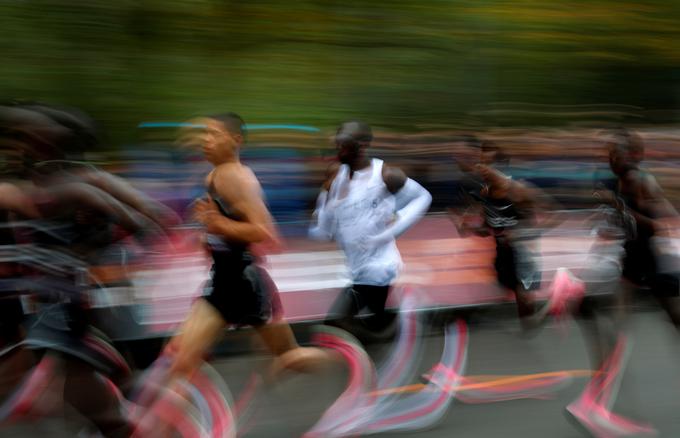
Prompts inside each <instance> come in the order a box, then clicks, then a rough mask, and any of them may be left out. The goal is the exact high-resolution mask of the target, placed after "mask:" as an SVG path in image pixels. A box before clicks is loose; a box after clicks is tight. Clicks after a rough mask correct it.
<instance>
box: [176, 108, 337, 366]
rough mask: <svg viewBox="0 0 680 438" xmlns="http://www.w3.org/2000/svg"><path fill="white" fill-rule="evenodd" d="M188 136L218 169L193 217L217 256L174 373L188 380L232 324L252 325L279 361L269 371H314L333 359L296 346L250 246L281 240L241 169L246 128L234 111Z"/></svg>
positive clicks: (179, 343) (203, 122) (181, 340)
mask: <svg viewBox="0 0 680 438" xmlns="http://www.w3.org/2000/svg"><path fill="white" fill-rule="evenodd" d="M196 126H199V131H198V134H196V132H195V131H196V130H195V129H194V130H193V131H194V132H190V133H189V137H190V138H189V140H190V141H198V142H200V144H201V147H202V148H203V153H204V155H205V158H206V160H208V161H209V162H210V163H211V164H212V165H213V166H214V169H213V170H212V171H211V172H210V173H209V174H208V176H207V177H206V179H205V184H206V188H207V190H208V196H207V197H206V198H205V199H200V200H198V201H196V203H195V207H194V212H195V217H196V219H197V220H198V221H199V222H200V223H201V224H202V225H203V227H204V229H205V232H206V233H207V236H206V244H207V246H208V248H209V250H210V253H211V255H212V258H213V265H212V270H211V280H210V283H209V292H208V294H207V295H206V296H205V297H202V298H200V299H198V300H196V302H195V303H194V305H193V307H192V309H191V313H190V314H189V316H188V317H187V319H186V321H185V322H184V324H183V325H182V327H181V328H180V330H179V331H178V333H177V335H176V336H175V337H174V338H173V339H172V340H171V342H170V344H169V346H168V351H169V352H171V353H174V362H173V365H172V370H173V373H175V374H176V375H186V374H190V373H191V372H192V371H193V370H195V369H196V368H197V367H198V366H199V365H200V364H201V362H202V361H203V359H204V356H205V355H206V353H207V352H208V350H209V349H210V348H211V347H212V345H213V344H214V343H215V342H216V341H217V339H218V337H219V336H220V333H221V332H222V330H223V329H224V328H225V327H226V326H227V325H238V326H242V325H248V326H252V327H253V328H254V329H255V330H256V331H257V333H258V334H259V335H260V337H261V338H262V340H263V341H264V343H265V344H266V346H267V348H268V349H269V350H270V351H271V352H272V353H273V354H274V355H275V356H276V359H275V362H274V364H273V367H272V373H273V374H274V375H276V374H278V373H279V372H280V371H283V370H285V369H292V370H296V371H309V370H313V369H315V368H317V367H318V366H320V365H322V364H324V363H326V362H327V361H329V360H330V356H329V354H328V353H326V352H325V351H324V350H321V349H318V348H311V347H309V348H308V347H300V346H298V344H297V342H296V340H295V337H294V336H293V332H292V330H291V328H290V326H289V325H288V323H287V322H285V320H284V319H283V314H282V309H281V303H280V300H279V297H278V292H277V291H276V289H275V286H274V283H273V282H272V280H271V279H270V278H269V276H268V274H267V273H266V271H265V270H264V269H263V268H261V267H260V266H259V265H258V264H257V260H256V259H255V256H254V254H253V252H252V248H251V247H252V246H253V244H256V243H260V242H272V241H274V242H276V241H278V239H279V238H278V236H277V232H276V230H275V226H274V223H273V221H272V217H271V215H270V214H269V211H268V210H267V207H266V206H265V203H264V200H263V194H262V188H261V187H260V183H259V182H258V180H257V178H256V176H255V174H254V173H253V172H252V171H251V170H250V169H249V168H248V167H246V166H244V165H243V164H241V161H240V157H239V150H240V148H241V147H242V146H243V144H244V143H245V139H246V132H245V124H244V122H243V120H242V119H241V117H239V116H238V115H237V114H234V113H226V114H221V115H216V116H212V117H208V118H204V119H200V120H197V121H196Z"/></svg>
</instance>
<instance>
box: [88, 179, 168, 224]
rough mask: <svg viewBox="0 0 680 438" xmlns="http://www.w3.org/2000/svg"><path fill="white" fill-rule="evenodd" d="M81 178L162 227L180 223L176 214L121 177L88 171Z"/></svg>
mask: <svg viewBox="0 0 680 438" xmlns="http://www.w3.org/2000/svg"><path fill="white" fill-rule="evenodd" d="M79 176H80V177H81V178H82V179H83V181H84V182H86V183H88V184H90V185H93V186H95V187H97V188H99V189H101V190H103V191H105V192H107V193H108V194H110V195H111V196H113V197H114V198H116V199H117V200H119V201H120V202H122V203H124V204H127V205H129V206H130V207H131V208H134V209H135V210H137V211H138V212H140V213H141V214H143V215H144V216H146V217H148V218H149V219H151V220H152V221H154V222H156V223H157V224H158V225H160V226H172V225H177V224H178V223H179V222H180V220H179V217H178V216H177V214H175V212H173V211H172V210H171V209H169V208H168V207H166V206H165V205H163V204H161V203H160V202H157V201H156V200H154V199H151V198H150V197H148V196H146V195H145V194H144V193H142V192H140V191H139V190H137V189H135V188H134V187H132V185H130V184H129V183H128V182H126V181H125V180H123V179H122V178H120V177H117V176H114V175H112V174H110V173H107V172H102V171H100V170H88V171H86V172H81V174H80V175H79Z"/></svg>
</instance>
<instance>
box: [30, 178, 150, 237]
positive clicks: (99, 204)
mask: <svg viewBox="0 0 680 438" xmlns="http://www.w3.org/2000/svg"><path fill="white" fill-rule="evenodd" d="M39 193H40V194H41V197H42V198H44V199H48V200H50V202H47V203H43V204H41V206H40V209H41V211H43V210H44V212H47V214H48V215H52V214H55V213H56V212H60V211H63V210H64V209H69V208H71V209H79V208H87V209H91V210H94V211H96V212H97V213H99V214H102V215H106V216H108V217H110V218H112V219H113V221H114V222H115V223H117V224H118V225H120V226H121V227H123V228H124V229H125V230H127V231H129V232H132V233H136V232H138V231H140V230H143V229H147V228H153V226H152V224H151V221H149V220H148V218H146V217H144V216H143V215H141V214H139V213H137V212H135V211H134V210H133V209H131V208H129V207H128V206H126V205H125V204H123V203H121V202H120V201H118V200H117V199H115V198H114V197H113V196H111V195H109V194H108V193H106V192H105V191H103V190H100V189H98V188H96V187H94V186H91V185H89V184H85V183H64V184H58V185H56V186H54V187H48V188H46V189H41V190H39Z"/></svg>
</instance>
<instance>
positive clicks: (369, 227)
mask: <svg viewBox="0 0 680 438" xmlns="http://www.w3.org/2000/svg"><path fill="white" fill-rule="evenodd" d="M372 139H373V133H372V131H371V128H370V127H369V126H368V125H366V124H365V123H362V122H357V121H350V122H345V123H343V124H342V125H340V127H339V128H338V131H337V134H336V136H335V144H336V148H337V152H338V162H337V163H334V164H333V165H331V166H330V167H329V169H328V174H327V179H326V181H325V182H324V184H323V187H322V190H321V194H320V195H319V197H318V200H317V207H316V211H315V212H314V223H313V224H312V227H311V229H310V235H311V236H312V237H314V238H319V239H335V240H336V241H337V242H338V244H339V246H340V248H342V250H343V251H344V253H345V257H346V258H347V263H348V265H349V271H350V275H351V279H352V286H351V287H348V288H347V289H345V290H343V291H342V292H341V293H340V295H339V296H338V298H337V299H336V301H335V303H333V305H332V307H331V309H330V311H329V313H328V317H327V323H329V324H332V325H337V326H339V327H341V328H345V329H347V330H348V331H350V332H352V333H354V334H355V335H357V336H358V337H359V338H360V339H363V340H369V339H380V338H384V337H385V335H387V336H389V335H391V333H392V331H393V330H392V329H393V324H392V322H393V320H394V315H389V314H387V313H386V311H385V303H386V301H387V297H388V295H389V291H390V286H391V285H392V283H393V282H394V280H395V279H396V277H397V275H398V273H399V270H400V267H401V256H400V254H399V250H398V248H397V244H396V239H397V238H398V237H399V236H400V235H402V234H403V233H404V232H406V230H408V229H409V228H410V227H411V226H412V225H413V224H415V223H416V222H417V221H418V220H419V219H420V218H421V217H422V216H423V215H424V214H425V213H426V212H427V210H428V208H429V206H430V203H431V202H432V196H431V195H430V194H429V193H428V192H427V190H425V189H424V188H423V187H422V186H421V185H420V184H418V183H417V182H415V181H414V180H412V179H410V178H408V177H407V176H406V175H405V174H404V172H403V171H402V170H400V169H399V168H396V167H392V166H388V165H386V164H385V163H384V162H383V161H382V160H379V159H377V158H370V157H369V156H368V154H367V153H366V149H367V148H368V147H369V146H370V144H371V140H372ZM365 308H367V309H368V310H369V311H370V312H371V314H372V315H371V316H370V317H368V318H366V319H363V320H362V321H361V323H357V321H355V320H354V317H355V316H356V315H357V314H358V313H359V312H360V311H362V310H363V309H365Z"/></svg>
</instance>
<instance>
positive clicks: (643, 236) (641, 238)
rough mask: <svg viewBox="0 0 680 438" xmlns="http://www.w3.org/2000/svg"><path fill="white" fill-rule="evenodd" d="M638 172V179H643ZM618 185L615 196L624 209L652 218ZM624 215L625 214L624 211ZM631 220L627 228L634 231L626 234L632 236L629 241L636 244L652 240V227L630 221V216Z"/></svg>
mask: <svg viewBox="0 0 680 438" xmlns="http://www.w3.org/2000/svg"><path fill="white" fill-rule="evenodd" d="M639 172H640V177H641V178H643V177H644V174H643V173H642V172H641V171H639ZM620 184H621V183H620V182H619V183H618V184H617V185H616V196H618V198H619V200H620V201H621V202H623V203H624V205H625V208H626V209H629V210H631V211H634V212H636V213H639V214H640V215H642V216H646V217H649V218H652V216H653V215H652V214H651V213H650V212H649V211H647V210H646V209H644V208H642V207H640V205H638V203H637V199H636V198H635V196H633V195H632V194H630V193H624V192H623V191H621V186H620ZM624 214H625V211H624ZM631 220H632V222H633V223H632V224H630V225H629V226H631V227H634V230H633V231H634V232H633V233H628V235H629V236H632V237H631V238H629V240H634V241H637V242H647V241H649V239H651V238H652V236H654V230H653V229H652V227H650V226H647V225H644V224H642V223H638V222H635V220H634V219H632V216H631Z"/></svg>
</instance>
